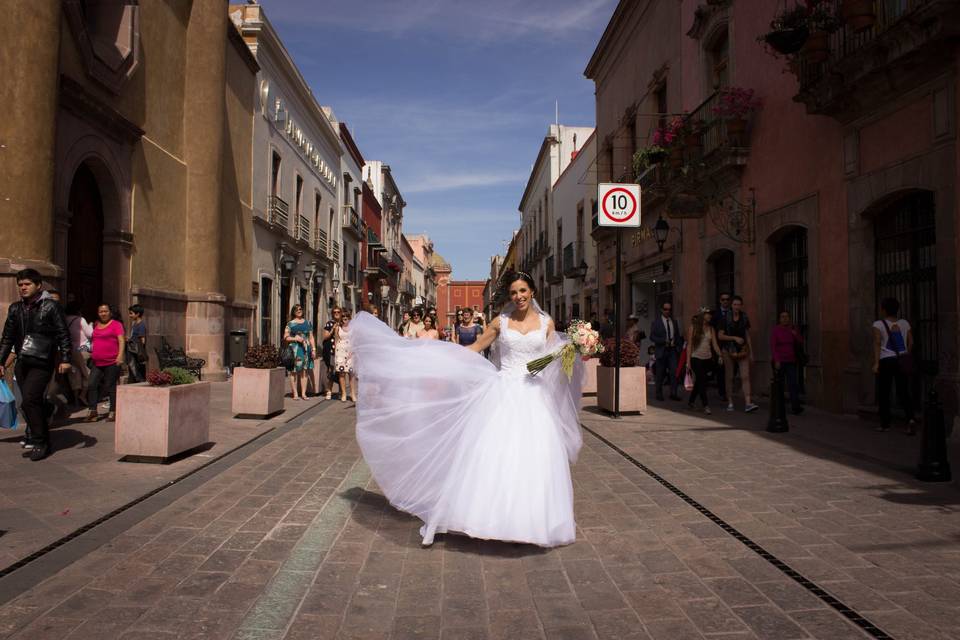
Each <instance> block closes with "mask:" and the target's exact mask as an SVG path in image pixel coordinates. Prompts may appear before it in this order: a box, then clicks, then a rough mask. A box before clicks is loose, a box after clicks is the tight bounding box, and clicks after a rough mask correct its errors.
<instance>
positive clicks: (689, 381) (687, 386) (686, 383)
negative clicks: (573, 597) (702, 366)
mask: <svg viewBox="0 0 960 640" xmlns="http://www.w3.org/2000/svg"><path fill="white" fill-rule="evenodd" d="M683 388H684V390H685V391H693V373H692V372H691V371H690V370H689V369H687V375H685V376H684V377H683Z"/></svg>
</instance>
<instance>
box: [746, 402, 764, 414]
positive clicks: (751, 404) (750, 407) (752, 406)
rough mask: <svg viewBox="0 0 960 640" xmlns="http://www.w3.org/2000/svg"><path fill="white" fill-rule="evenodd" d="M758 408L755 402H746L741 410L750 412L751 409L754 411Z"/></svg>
mask: <svg viewBox="0 0 960 640" xmlns="http://www.w3.org/2000/svg"><path fill="white" fill-rule="evenodd" d="M759 408H760V407H758V406H757V405H755V404H753V403H752V402H751V403H750V404H748V405H747V406H745V407H744V408H743V412H744V413H752V412H753V411H756V410H757V409H759Z"/></svg>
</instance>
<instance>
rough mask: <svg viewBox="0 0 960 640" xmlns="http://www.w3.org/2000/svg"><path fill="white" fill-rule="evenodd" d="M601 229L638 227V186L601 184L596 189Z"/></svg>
mask: <svg viewBox="0 0 960 640" xmlns="http://www.w3.org/2000/svg"><path fill="white" fill-rule="evenodd" d="M597 202H598V203H599V205H598V207H597V221H598V223H599V224H600V226H601V227H639V226H640V185H638V184H615V183H603V184H600V185H598V187H597Z"/></svg>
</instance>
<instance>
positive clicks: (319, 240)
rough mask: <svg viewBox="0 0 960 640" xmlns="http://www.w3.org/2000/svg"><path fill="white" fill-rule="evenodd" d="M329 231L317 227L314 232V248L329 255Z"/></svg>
mask: <svg viewBox="0 0 960 640" xmlns="http://www.w3.org/2000/svg"><path fill="white" fill-rule="evenodd" d="M327 242H328V240H327V232H326V231H324V230H323V229H319V228H318V229H317V231H316V233H315V234H314V240H313V248H314V249H316V250H317V253H321V254H323V255H327V252H328V250H329V246H328V245H327Z"/></svg>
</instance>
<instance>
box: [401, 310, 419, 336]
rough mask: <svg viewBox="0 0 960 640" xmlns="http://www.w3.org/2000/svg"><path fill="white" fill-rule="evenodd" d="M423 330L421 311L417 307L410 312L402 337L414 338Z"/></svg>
mask: <svg viewBox="0 0 960 640" xmlns="http://www.w3.org/2000/svg"><path fill="white" fill-rule="evenodd" d="M421 331H423V312H422V311H420V309H419V308H417V309H414V310H413V311H411V312H410V321H409V322H408V323H407V326H406V328H405V329H404V331H403V334H402V335H403V337H404V338H410V339H413V338H416V337H417V336H418V335H420V332H421Z"/></svg>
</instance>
